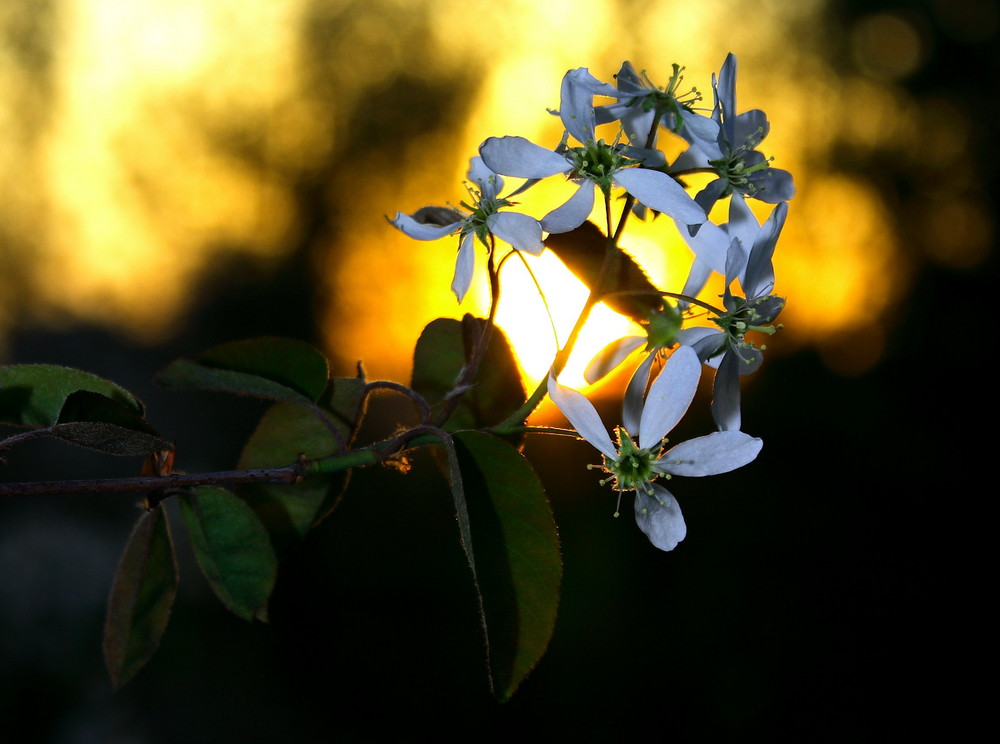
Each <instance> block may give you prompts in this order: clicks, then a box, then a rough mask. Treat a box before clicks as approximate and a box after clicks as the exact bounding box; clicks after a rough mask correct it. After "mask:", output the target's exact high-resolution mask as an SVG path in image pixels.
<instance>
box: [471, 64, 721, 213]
mask: <svg viewBox="0 0 1000 744" xmlns="http://www.w3.org/2000/svg"><path fill="white" fill-rule="evenodd" d="M595 95H605V96H615V95H617V90H616V89H615V88H614V87H613V86H611V85H608V84H607V83H602V82H600V81H599V80H597V79H596V78H595V77H594V76H593V75H591V74H590V73H589V72H588V71H587V69H586V68H583V67H581V68H578V69H576V70H570V71H569V72H567V73H566V75H565V76H564V77H563V82H562V98H561V101H562V103H561V105H560V108H559V115H560V117H561V119H562V122H563V125H564V126H565V127H566V133H567V136H568V135H572V136H573V137H574V138H575V139H576V140H578V141H579V142H580V143H581V146H580V147H568V146H566V137H564V138H563V143H562V144H561V145H560V146H559V148H558V149H556V150H547V149H545V148H544V147H542V146H540V145H536V144H534V143H532V142H529V141H528V140H526V139H524V138H523V137H490V138H489V139H487V140H486V141H485V142H483V144H482V145H480V146H479V154H480V155H482V157H483V160H484V162H485V163H486V164H487V165H488V166H489V167H490V168H492V169H493V170H494V171H496V172H497V173H502V174H504V175H507V176H513V177H516V178H526V179H530V180H535V179H541V178H547V177H549V176H554V175H556V174H559V173H562V174H564V175H566V176H567V177H568V178H570V179H572V180H574V181H577V182H578V183H579V186H578V187H577V190H576V192H575V193H574V194H573V196H571V197H570V198H569V200H568V201H567V202H565V203H564V204H562V205H561V206H559V207H557V208H555V209H553V210H552V211H551V212H549V213H548V214H547V215H545V216H544V217H543V218H542V220H541V223H542V228H543V229H544V230H545V231H546V232H550V233H562V232H569V231H570V230H573V229H574V228H577V227H579V226H580V225H581V224H583V222H584V220H586V219H587V217H588V216H589V215H590V212H591V210H592V209H593V207H594V188H595V187H597V188H599V189H601V191H602V192H603V193H604V195H605V196H606V197H609V198H610V195H611V189H612V187H618V188H622V189H624V190H625V191H627V192H628V193H629V194H631V195H632V196H634V197H635V198H636V199H637V200H638V201H639V203H641V204H643V205H645V206H647V207H649V208H650V209H653V210H655V211H657V212H662V213H664V214H666V215H667V216H669V217H673V218H674V219H676V220H679V221H681V222H683V223H684V224H686V225H691V226H692V227H694V226H698V225H701V224H702V223H703V222H705V220H706V219H707V217H706V215H705V212H704V210H702V209H701V207H699V206H698V205H697V204H696V203H695V202H694V200H693V199H692V198H691V197H690V196H689V195H688V193H687V192H686V191H685V190H684V187H683V186H681V185H680V184H679V183H678V182H677V181H676V180H674V179H673V178H672V177H670V176H668V175H667V174H666V173H663V172H661V171H658V170H651V169H647V168H641V167H637V166H638V161H636V160H634V159H632V158H629V157H628V156H627V153H626V148H625V146H624V145H621V144H617V143H615V144H610V145H609V144H606V143H605V142H604V141H603V140H600V139H598V138H597V135H596V132H595V126H596V114H595V109H594V105H593V100H594V96H595ZM695 231H696V230H695Z"/></svg>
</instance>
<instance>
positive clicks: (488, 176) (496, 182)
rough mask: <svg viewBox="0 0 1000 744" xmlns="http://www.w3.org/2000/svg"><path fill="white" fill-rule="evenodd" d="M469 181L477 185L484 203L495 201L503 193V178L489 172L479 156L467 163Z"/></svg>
mask: <svg viewBox="0 0 1000 744" xmlns="http://www.w3.org/2000/svg"><path fill="white" fill-rule="evenodd" d="M469 180H470V181H472V182H473V183H478V184H479V188H480V189H481V191H482V199H483V200H484V201H489V200H491V199H496V198H497V195H498V194H499V193H500V192H501V191H503V178H501V177H500V176H498V175H497V174H496V173H494V172H493V171H492V170H490V168H489V167H488V166H487V165H486V163H484V162H483V159H482V157H481V156H479V155H476V156H475V157H474V158H472V159H471V160H470V161H469Z"/></svg>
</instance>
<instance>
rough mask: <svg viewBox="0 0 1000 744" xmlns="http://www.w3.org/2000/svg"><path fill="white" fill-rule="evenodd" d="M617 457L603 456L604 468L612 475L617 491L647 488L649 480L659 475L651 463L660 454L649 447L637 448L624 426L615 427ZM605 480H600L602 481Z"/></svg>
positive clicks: (657, 450)
mask: <svg viewBox="0 0 1000 744" xmlns="http://www.w3.org/2000/svg"><path fill="white" fill-rule="evenodd" d="M615 434H616V435H617V437H618V459H617V460H610V459H608V458H607V457H605V458H604V469H605V471H607V472H608V473H611V475H613V476H614V478H613V479H611V480H612V481H613V486H614V488H615V489H617V490H619V491H634V490H637V489H640V488H641V489H643V490H649V482H650V481H651V480H653V479H654V478H656V477H657V475H659V474H658V473H657V472H656V471H655V470H653V463H654V462H656V458H657V457H658V456H659V454H660V448H659V447H657V449H656V452H653V451H652V450H649V449H639V447H637V446H636V444H635V442H634V441H633V440H632V437H631V436H629V433H628V432H627V431H625V429H624V427H621V426H619V427H617V428H616V429H615ZM604 482H605V481H602V483H604Z"/></svg>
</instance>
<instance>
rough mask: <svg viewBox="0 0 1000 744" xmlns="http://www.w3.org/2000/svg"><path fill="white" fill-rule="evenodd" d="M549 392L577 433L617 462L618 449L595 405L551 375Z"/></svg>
mask: <svg viewBox="0 0 1000 744" xmlns="http://www.w3.org/2000/svg"><path fill="white" fill-rule="evenodd" d="M548 390H549V397H550V398H552V402H553V403H555V404H556V408H558V409H559V410H560V411H561V412H562V414H563V416H565V417H566V418H567V419H569V422H570V423H571V424H572V425H573V428H574V429H576V431H577V433H578V434H579V435H580V436H581V437H583V438H584V439H586V440H587V441H588V442H590V443H591V444H592V445H594V446H595V447H597V449H599V450H600V451H601V453H603V454H604V455H607V456H608V457H609V458H610V459H612V460H617V459H618V449H617V448H616V447H615V445H614V444H613V443H612V442H611V437H610V436H609V435H608V430H607V429H605V428H604V422H603V421H601V417H600V415H599V414H598V413H597V409H596V408H594V404H593V403H591V402H590V401H589V400H587V397H586V396H585V395H583V393H579V392H577V391H576V390H573V389H572V388H568V387H563V386H562V385H560V384H559V383H558V382H556V380H555V378H554V377H552V376H551V375H549V383H548Z"/></svg>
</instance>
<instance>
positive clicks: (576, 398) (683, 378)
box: [548, 346, 763, 550]
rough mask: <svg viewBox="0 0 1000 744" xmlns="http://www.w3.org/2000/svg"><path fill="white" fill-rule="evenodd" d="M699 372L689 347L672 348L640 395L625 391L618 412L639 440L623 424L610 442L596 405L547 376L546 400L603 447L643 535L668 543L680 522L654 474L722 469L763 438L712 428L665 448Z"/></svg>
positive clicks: (748, 456) (673, 542) (676, 536)
mask: <svg viewBox="0 0 1000 744" xmlns="http://www.w3.org/2000/svg"><path fill="white" fill-rule="evenodd" d="M700 377H701V362H700V361H699V359H698V355H697V354H696V353H695V351H694V350H693V349H691V348H690V347H686V346H682V347H680V348H679V349H677V350H676V351H675V352H674V353H673V354H672V355H671V357H670V359H669V360H668V361H667V363H666V365H665V366H664V368H663V371H662V372H661V373H660V375H659V376H658V377H657V378H656V380H655V381H654V382H653V384H652V385H651V386H650V389H649V393H648V394H647V395H646V398H645V401H643V400H641V399H636V397H634V396H633V397H631V398H626V401H625V408H626V411H625V416H624V418H625V420H626V421H629V420H632V421H638V429H639V441H638V445H637V444H636V442H635V441H633V439H632V437H631V436H630V435H629V433H628V431H627V430H626V429H625V428H623V427H620V426H619V427H617V429H616V434H617V438H618V444H617V445H616V444H615V443H613V442H612V440H611V437H610V435H609V434H608V431H607V429H606V428H605V426H604V423H603V422H602V421H601V417H600V416H599V415H598V413H597V409H595V408H594V406H593V404H592V403H591V402H590V401H589V400H587V398H586V397H585V396H584V395H582V394H581V393H579V392H577V391H576V390H572V389H570V388H567V387H563V386H562V385H560V384H559V383H558V382H556V380H555V378H553V377H552V376H550V377H549V381H548V390H549V395H550V396H551V397H552V401H553V402H554V403H555V404H556V406H557V407H558V408H559V410H560V411H561V412H562V413H563V415H564V416H566V418H567V419H569V421H570V423H571V424H572V425H573V427H574V428H575V429H576V431H577V433H579V434H580V436H582V437H583V438H584V439H586V440H587V441H588V442H590V443H591V444H592V445H593V446H594V447H596V448H597V449H598V450H599V451H600V452H601V454H603V455H604V470H605V471H606V472H608V473H610V474H611V475H612V476H613V477H612V478H610V479H609V480H610V481H612V482H613V485H614V487H615V488H617V489H618V490H619V491H628V490H634V491H635V492H636V499H635V519H636V523H637V524H638V525H639V528H640V529H641V530H642V531H643V532H644V533H646V536H647V537H648V538H649V540H650V542H652V543H653V545H655V546H656V547H657V548H659V549H660V550H673V549H674V548H675V547H676V546H677V544H678V543H679V542H680V541H681V540H683V539H684V536H685V534H686V533H687V527H686V526H685V524H684V517H683V515H682V514H681V510H680V506H679V505H678V504H677V501H676V499H674V497H673V495H672V494H671V493H670V492H669V491H668V490H667V489H666V488H664V487H663V486H661V485H659V484H657V483H653V481H654V480H655V479H656V478H659V477H664V478H667V479H669V478H670V477H671V476H674V475H679V476H689V477H701V476H706V475H718V474H720V473H727V472H729V471H731V470H735V469H736V468H739V467H742V466H743V465H746V464H747V463H749V462H752V461H753V460H754V459H755V458H756V457H757V454H758V453H759V452H760V450H761V447H762V446H763V442H762V441H761V440H760V439H759V438H757V437H751V436H750V435H749V434H745V433H743V432H741V431H717V432H715V433H713V434H708V435H706V436H702V437H696V438H695V439H691V440H688V441H687V442H682V443H681V444H677V445H675V446H673V447H671V448H670V449H668V450H666V451H664V444H665V438H666V435H667V434H668V433H669V432H670V431H671V430H672V429H673V428H674V426H676V424H677V422H678V421H680V419H681V417H682V416H683V415H684V414H685V413H686V412H687V409H688V406H690V405H691V401H692V400H693V398H694V395H695V391H696V390H697V388H698V380H699V379H700Z"/></svg>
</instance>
